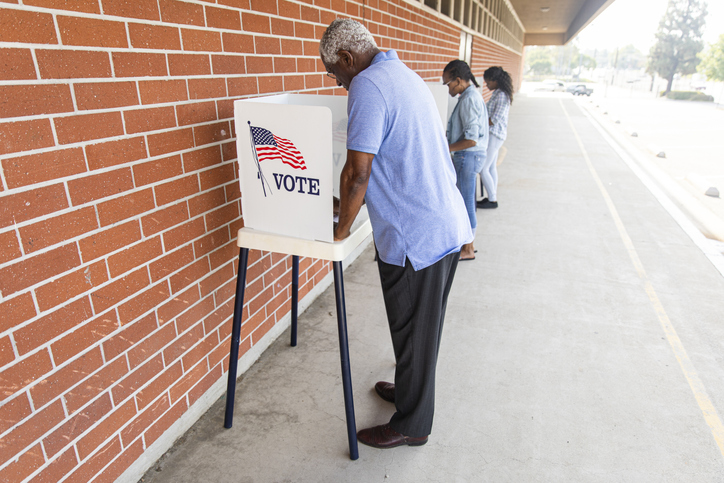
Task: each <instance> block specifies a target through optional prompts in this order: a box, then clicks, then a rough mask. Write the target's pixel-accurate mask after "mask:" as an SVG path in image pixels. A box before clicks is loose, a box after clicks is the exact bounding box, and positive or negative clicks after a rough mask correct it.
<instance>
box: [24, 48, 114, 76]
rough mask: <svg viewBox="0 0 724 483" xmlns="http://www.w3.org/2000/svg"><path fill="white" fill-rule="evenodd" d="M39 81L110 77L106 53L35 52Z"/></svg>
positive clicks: (80, 51) (109, 66) (108, 60)
mask: <svg viewBox="0 0 724 483" xmlns="http://www.w3.org/2000/svg"><path fill="white" fill-rule="evenodd" d="M35 57H36V58H37V59H38V71H39V72H40V78H41V79H87V78H92V77H111V60H110V57H109V55H108V52H94V51H87V50H36V51H35Z"/></svg>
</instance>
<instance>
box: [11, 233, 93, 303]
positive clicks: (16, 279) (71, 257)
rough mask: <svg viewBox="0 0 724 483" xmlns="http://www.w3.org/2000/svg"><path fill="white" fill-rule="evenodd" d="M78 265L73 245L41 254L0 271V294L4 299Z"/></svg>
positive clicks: (78, 261) (78, 260)
mask: <svg viewBox="0 0 724 483" xmlns="http://www.w3.org/2000/svg"><path fill="white" fill-rule="evenodd" d="M78 265H80V259H79V257H78V249H77V248H76V246H75V243H70V244H68V245H65V246H62V247H59V248H56V249H54V250H51V251H49V252H45V253H41V254H40V255H36V256H34V257H30V258H25V259H22V260H21V261H19V262H17V263H15V264H13V265H9V266H7V267H5V268H1V269H0V293H2V294H3V296H4V297H7V296H9V295H12V294H14V293H15V292H20V291H21V290H23V289H26V288H28V287H30V286H32V285H35V284H36V283H39V282H42V281H43V280H47V279H49V278H51V277H54V276H56V275H59V274H61V273H63V272H65V271H66V270H70V269H71V268H75V267H77V266H78Z"/></svg>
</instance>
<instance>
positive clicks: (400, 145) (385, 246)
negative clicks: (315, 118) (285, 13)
mask: <svg viewBox="0 0 724 483" xmlns="http://www.w3.org/2000/svg"><path fill="white" fill-rule="evenodd" d="M347 114H348V116H349V121H348V122H349V124H348V127H347V149H352V150H354V151H361V152H364V153H371V154H374V155H375V157H374V160H373V161H372V172H371V175H370V180H369V184H368V186H367V193H366V195H365V200H366V202H367V210H368V211H369V214H370V221H371V223H372V229H373V231H374V238H375V244H376V245H377V250H378V252H379V255H380V258H381V259H382V261H383V262H385V263H389V264H391V265H397V266H400V267H403V266H404V265H405V258H408V259H409V260H410V263H411V264H412V267H413V268H414V269H415V270H420V269H423V268H425V267H428V266H430V265H432V264H433V263H435V262H437V261H439V260H440V259H441V258H442V257H444V256H445V255H448V254H450V253H453V252H456V251H459V250H460V247H461V246H462V245H463V244H464V243H470V242H472V241H473V233H472V230H471V229H470V221H469V220H468V215H467V211H466V210H465V204H464V202H463V199H462V196H461V195H460V191H459V190H458V189H457V187H456V186H455V182H456V176H455V169H454V168H453V164H452V161H451V159H450V153H449V152H448V144H447V140H446V139H445V132H444V131H443V128H442V125H441V123H440V119H439V116H440V114H439V113H438V110H437V107H436V105H435V100H434V99H433V97H432V93H431V92H430V89H429V88H428V87H427V86H426V85H425V82H424V81H423V80H422V79H421V78H420V76H418V75H417V74H416V73H415V72H413V71H412V70H410V69H409V68H408V67H407V66H405V64H403V63H402V62H401V61H400V59H399V58H398V57H397V53H396V52H395V51H394V50H390V51H388V52H380V53H379V54H377V55H376V56H375V58H374V60H373V61H372V64H371V65H370V66H369V67H368V68H366V69H365V70H363V71H362V72H360V73H359V74H357V76H355V77H354V78H353V79H352V82H351V83H350V87H349V98H348V101H347Z"/></svg>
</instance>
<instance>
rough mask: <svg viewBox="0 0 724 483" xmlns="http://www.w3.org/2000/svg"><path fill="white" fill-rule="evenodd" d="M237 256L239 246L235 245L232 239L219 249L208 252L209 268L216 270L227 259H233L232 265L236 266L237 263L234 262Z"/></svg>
mask: <svg viewBox="0 0 724 483" xmlns="http://www.w3.org/2000/svg"><path fill="white" fill-rule="evenodd" d="M238 256H239V247H237V246H236V243H233V239H232V241H231V243H227V244H226V245H224V246H223V248H221V249H220V250H216V251H214V252H213V253H211V254H209V261H210V262H211V270H216V269H217V268H219V267H220V266H221V265H223V264H225V263H226V262H228V261H229V260H234V267H236V266H237V265H238V263H237V262H236V259H237V257H238Z"/></svg>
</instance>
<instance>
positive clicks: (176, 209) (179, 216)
mask: <svg viewBox="0 0 724 483" xmlns="http://www.w3.org/2000/svg"><path fill="white" fill-rule="evenodd" d="M188 219H189V212H188V207H187V206H186V203H185V202H182V203H177V204H175V205H173V206H169V207H168V208H164V209H162V210H158V211H155V212H153V213H151V214H149V215H146V216H144V217H143V218H142V220H141V223H142V226H143V233H144V235H145V236H150V235H154V234H156V233H159V232H161V231H163V230H166V229H167V228H170V227H172V226H175V225H178V224H179V223H183V222H184V221H186V220H188Z"/></svg>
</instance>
